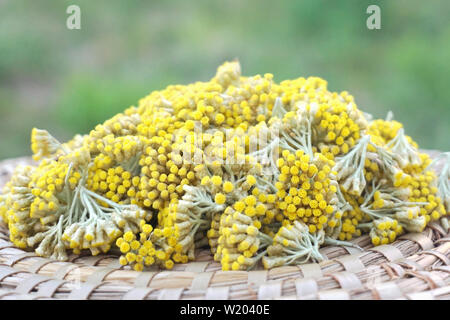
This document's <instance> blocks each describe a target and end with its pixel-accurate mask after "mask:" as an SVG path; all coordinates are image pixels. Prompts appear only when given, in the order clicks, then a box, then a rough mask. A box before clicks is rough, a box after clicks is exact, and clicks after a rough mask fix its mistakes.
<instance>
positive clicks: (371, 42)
mask: <svg viewBox="0 0 450 320" xmlns="http://www.w3.org/2000/svg"><path fill="white" fill-rule="evenodd" d="M70 4H77V5H79V6H80V8H81V30H68V29H67V28H66V19H67V17H68V14H66V8H67V7H68V6H69V5H70ZM370 4H377V5H379V6H380V8H381V25H382V29H381V30H368V29H367V27H366V19H367V17H368V14H366V8H367V7H368V6H369V5H370ZM449 12H450V1H448V0H432V1H420V0H414V1H413V0H395V1H377V0H369V1H366V0H353V1H326V0H320V1H319V0H314V1H313V0H311V1H261V0H259V1H230V0H227V1H225V0H223V1H211V0H209V1H206V0H205V1H186V0H179V1H137V0H136V1H125V0H123V1H98V0H97V1H92V0H86V1H76V0H72V1H54V0H40V1H31V0H28V1H24V0H0V159H3V158H8V157H15V156H21V155H28V154H29V153H30V151H29V139H30V137H29V136H30V130H31V128H32V127H34V126H35V127H39V128H46V129H48V130H49V131H50V132H52V133H53V134H54V135H55V136H56V137H58V138H59V139H60V140H62V141H64V140H68V139H69V138H71V137H72V136H73V135H74V134H75V133H87V132H89V130H90V129H91V128H93V127H94V126H95V125H96V124H97V123H101V122H103V121H104V120H106V119H107V118H109V117H111V116H113V115H114V114H116V113H118V112H121V111H122V110H123V109H125V108H127V107H129V106H130V105H134V104H136V103H137V101H138V99H139V98H141V97H143V96H145V95H146V94H148V93H149V92H151V91H153V90H157V89H161V88H164V87H165V86H167V85H168V84H175V83H189V82H193V81H196V80H208V79H209V78H210V77H212V76H213V74H214V73H215V69H216V67H217V66H218V65H219V64H221V63H222V62H223V61H224V60H229V59H234V58H238V59H239V60H240V62H241V64H242V69H243V73H244V74H245V75H253V74H256V73H261V74H262V73H265V72H271V73H273V74H274V76H275V80H276V81H280V80H283V79H286V78H296V77H299V76H310V75H314V76H320V77H323V78H325V79H326V80H327V81H328V83H329V87H330V89H331V90H336V91H341V90H348V91H349V92H350V93H352V94H353V95H354V96H355V98H356V102H357V104H358V106H359V107H360V108H361V109H362V110H364V111H367V112H370V113H372V114H374V116H376V117H382V118H384V117H385V115H386V113H387V111H388V110H392V111H393V112H394V115H395V118H396V119H397V120H399V121H401V122H403V123H404V125H405V127H406V131H407V133H408V134H409V135H411V136H412V137H413V138H414V139H415V140H416V141H418V142H419V144H420V146H421V147H423V148H428V149H431V148H435V149H441V150H450V143H449V137H450V125H449V120H450V89H449V88H448V85H449V80H450V63H449V61H450V41H449V40H450V19H449V16H448V14H449Z"/></svg>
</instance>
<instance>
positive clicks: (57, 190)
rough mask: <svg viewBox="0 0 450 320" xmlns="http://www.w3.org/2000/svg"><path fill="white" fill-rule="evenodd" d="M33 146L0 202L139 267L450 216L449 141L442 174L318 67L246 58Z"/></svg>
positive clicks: (8, 214) (273, 260)
mask: <svg viewBox="0 0 450 320" xmlns="http://www.w3.org/2000/svg"><path fill="white" fill-rule="evenodd" d="M31 149H32V151H33V158H34V160H36V161H37V165H36V166H21V167H18V168H17V169H16V171H15V173H14V176H13V177H12V179H11V180H10V182H9V183H8V184H7V185H6V186H5V187H4V189H3V191H2V193H1V194H0V216H1V218H2V220H3V221H4V222H5V223H6V224H7V225H8V227H9V231H10V238H11V241H12V242H13V243H14V244H15V245H16V246H17V247H19V248H24V249H25V248H27V249H32V250H35V252H36V253H37V254H39V255H41V256H44V257H49V258H53V259H58V260H66V259H67V257H68V253H69V252H73V253H75V254H78V253H80V252H81V251H83V250H90V252H91V253H92V255H97V254H99V253H102V252H103V253H105V252H108V251H111V250H112V252H114V250H118V251H120V253H121V256H120V263H121V264H122V265H129V266H131V267H132V268H133V269H134V270H136V271H142V270H143V269H144V268H145V267H147V266H150V265H153V264H157V265H159V266H160V267H163V268H167V269H171V268H173V266H174V264H175V263H187V262H188V261H191V260H194V259H195V254H196V250H195V249H198V248H201V247H209V249H210V250H211V253H212V254H213V255H214V259H215V260H216V261H218V262H220V263H221V265H222V268H223V270H249V269H251V268H253V267H254V266H255V265H257V264H258V263H262V265H263V266H264V267H265V268H272V267H276V266H282V265H289V264H300V263H306V262H311V261H321V260H322V259H323V257H322V255H321V254H320V252H319V249H320V247H321V246H323V245H328V244H333V245H352V244H351V243H350V242H349V241H350V240H351V239H353V238H354V237H358V236H360V235H362V234H369V235H370V237H371V239H372V243H373V244H374V245H380V244H387V243H391V242H393V241H395V239H396V238H397V237H398V236H399V235H400V234H402V233H405V232H420V231H422V230H423V229H424V228H425V226H426V225H427V224H428V223H429V222H430V221H434V220H439V221H440V222H441V223H442V225H443V226H444V227H445V228H447V230H448V220H447V218H446V216H447V215H448V214H449V212H450V184H449V178H450V153H445V154H443V155H442V157H445V158H446V161H445V164H444V168H443V170H442V174H441V175H440V176H439V177H437V176H436V174H435V173H434V171H433V165H434V164H433V163H432V161H431V159H430V158H429V156H428V155H426V154H423V153H420V152H419V150H418V146H417V144H416V143H415V142H414V141H413V140H412V139H411V138H410V137H409V136H407V135H405V133H404V130H403V127H402V124H401V123H399V122H397V121H394V120H393V119H392V115H388V117H387V119H386V120H381V119H377V120H374V119H372V117H371V116H370V115H369V114H367V113H364V112H362V111H360V110H359V109H358V108H357V106H356V104H355V101H354V98H353V96H351V95H350V94H349V93H348V92H345V91H344V92H340V93H337V92H331V91H329V90H328V89H327V82H326V81H325V80H323V79H320V78H317V77H309V78H298V79H295V80H285V81H282V82H280V83H276V82H274V81H273V76H272V74H265V75H263V76H261V75H256V76H252V77H246V76H242V75H241V68H240V65H239V63H238V62H236V61H234V62H226V63H224V64H223V65H221V66H220V67H219V68H218V70H217V73H216V75H215V76H214V77H213V78H212V79H211V80H210V81H208V82H195V83H192V84H189V85H170V86H168V87H167V88H166V89H164V90H162V91H154V92H152V93H151V94H149V95H148V96H147V97H145V98H143V99H141V100H140V101H139V104H138V106H137V107H135V106H132V107H130V108H128V109H126V110H125V111H124V112H123V113H120V114H117V115H116V116H114V117H113V118H112V119H109V120H107V121H106V122H104V123H103V124H100V125H98V126H97V127H95V129H93V130H92V131H91V132H90V133H89V134H87V135H77V136H75V137H74V139H73V140H71V141H69V142H67V143H60V142H59V141H58V140H57V139H55V138H54V137H53V136H51V135H50V134H49V133H48V132H47V131H45V130H39V129H33V130H32V134H31Z"/></svg>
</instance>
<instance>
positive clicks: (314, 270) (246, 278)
mask: <svg viewBox="0 0 450 320" xmlns="http://www.w3.org/2000/svg"><path fill="white" fill-rule="evenodd" d="M429 153H430V154H431V155H432V156H433V155H434V156H435V155H436V152H429ZM23 163H30V160H29V159H28V158H20V159H12V160H7V161H3V162H0V187H1V186H2V185H3V184H4V183H5V182H6V181H7V180H8V179H9V177H10V175H11V172H12V170H13V169H14V167H15V166H16V165H18V164H23ZM352 242H354V243H355V244H357V245H359V246H360V247H361V248H363V249H364V251H362V252H361V251H359V250H357V249H354V248H352V247H332V246H330V247H324V248H322V249H321V250H320V251H321V253H322V255H323V256H324V257H326V258H327V259H326V260H325V261H323V262H321V263H311V264H305V265H299V266H286V267H279V268H275V269H271V270H255V271H249V272H245V271H221V267H220V265H219V264H218V263H217V262H215V261H213V259H212V256H211V254H210V253H209V251H207V250H203V251H199V252H198V253H197V259H196V261H195V262H190V263H187V264H177V265H175V267H174V268H173V270H171V271H167V270H157V269H153V270H151V271H146V272H135V271H132V270H128V269H125V268H124V267H121V266H120V265H119V263H118V257H117V256H114V255H98V256H95V257H94V256H80V255H72V256H70V259H69V261H68V262H59V261H52V260H49V259H45V258H42V257H38V256H36V254H35V253H34V252H26V251H23V250H20V249H17V248H15V247H14V245H13V244H12V243H11V242H10V241H9V235H8V230H7V228H6V227H5V226H4V225H1V224H0V299H89V300H96V299H133V300H136V299H152V300H154V299H156V300H162V299H170V300H185V299H216V300H222V299H240V300H242V299H450V266H449V264H450V235H449V234H446V232H445V231H444V229H443V228H442V227H441V226H440V225H439V224H437V223H431V224H430V225H429V226H428V227H427V228H426V230H425V231H424V232H422V233H410V234H406V235H404V236H401V237H400V238H399V239H397V240H396V241H395V242H394V243H392V244H390V245H382V246H378V247H373V246H372V244H371V241H370V238H369V237H368V236H362V237H359V238H357V239H355V240H353V241H352Z"/></svg>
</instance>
